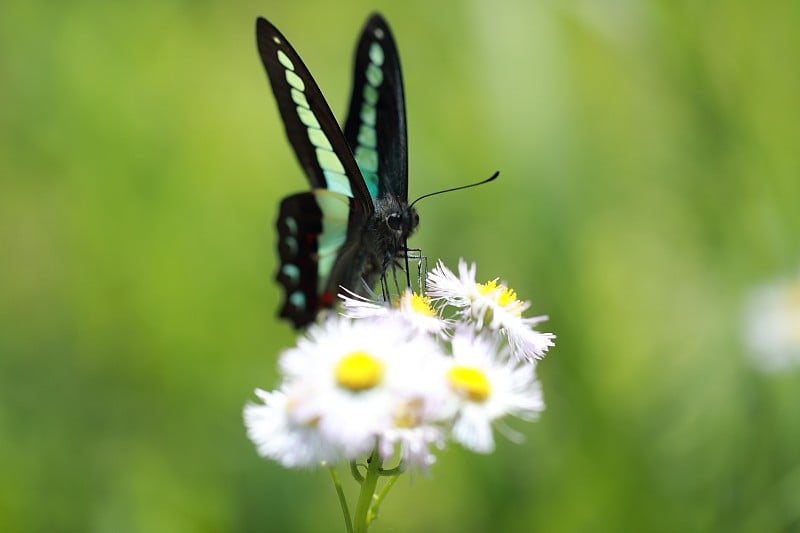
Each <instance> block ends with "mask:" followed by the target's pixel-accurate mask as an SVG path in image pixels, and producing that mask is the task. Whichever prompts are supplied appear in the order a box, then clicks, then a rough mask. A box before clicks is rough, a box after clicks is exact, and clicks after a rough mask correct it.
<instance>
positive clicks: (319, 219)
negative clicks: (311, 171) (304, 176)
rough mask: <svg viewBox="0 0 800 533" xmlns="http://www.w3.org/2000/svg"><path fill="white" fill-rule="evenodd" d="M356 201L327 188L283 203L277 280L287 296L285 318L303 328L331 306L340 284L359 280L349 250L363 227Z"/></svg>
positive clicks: (279, 216) (279, 221)
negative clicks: (354, 217) (354, 218)
mask: <svg viewBox="0 0 800 533" xmlns="http://www.w3.org/2000/svg"><path fill="white" fill-rule="evenodd" d="M354 201H355V200H354V199H353V198H350V197H348V196H345V195H343V194H341V193H337V192H333V191H328V190H326V189H314V190H313V191H308V192H303V193H298V194H293V195H291V196H287V197H286V198H284V199H283V200H282V201H281V204H280V211H279V214H278V223H277V229H278V257H279V259H280V263H281V266H280V268H279V270H278V273H277V275H276V279H277V280H278V282H279V283H280V284H281V285H282V286H283V288H284V292H285V300H284V303H283V306H282V307H281V311H280V316H282V317H284V318H287V319H289V320H291V321H293V322H294V323H295V326H297V327H300V326H303V325H305V324H308V323H309V322H312V321H313V320H314V319H315V318H316V315H317V313H318V312H319V310H320V309H321V308H325V307H331V306H332V305H333V302H334V297H335V295H336V293H337V292H338V287H339V285H343V284H352V283H353V282H354V280H352V279H351V278H352V277H353V268H352V267H351V265H352V263H353V261H352V260H348V259H349V258H350V256H351V254H350V253H348V250H351V249H353V248H355V246H353V245H352V244H350V245H348V233H349V232H350V231H351V228H353V229H355V228H358V227H359V225H357V224H351V213H352V212H353V205H352V204H353V202H354ZM354 241H355V239H353V238H352V236H350V242H354ZM345 257H346V258H348V259H343V258H345Z"/></svg>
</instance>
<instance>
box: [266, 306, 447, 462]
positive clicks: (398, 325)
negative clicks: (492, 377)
mask: <svg viewBox="0 0 800 533" xmlns="http://www.w3.org/2000/svg"><path fill="white" fill-rule="evenodd" d="M439 357H441V356H440V355H439V348H438V346H437V345H436V344H435V343H434V342H432V341H431V340H430V339H429V338H428V337H421V336H418V335H414V332H413V330H410V329H409V328H408V327H407V326H406V325H405V324H404V323H403V322H401V321H394V320H380V319H378V320H377V321H376V319H366V318H365V319H361V320H356V321H351V320H348V319H346V318H342V317H332V318H331V319H329V320H327V321H326V322H324V323H323V324H321V325H316V326H312V327H311V328H309V330H308V332H307V336H306V337H303V338H301V339H300V340H299V341H298V345H297V347H296V348H293V349H290V350H287V351H285V352H284V353H283V354H282V356H281V359H280V366H281V369H282V370H283V372H284V375H285V376H286V379H287V382H288V385H287V387H288V390H290V391H292V399H293V413H295V415H296V416H297V418H298V419H299V420H301V421H308V422H309V423H311V421H313V423H315V424H316V427H317V428H318V430H319V432H320V433H321V434H322V435H324V437H325V438H326V439H328V440H329V441H330V442H331V443H333V444H334V445H335V446H336V447H338V448H340V449H341V450H342V452H343V453H344V455H345V456H346V457H347V458H348V459H355V458H357V457H358V456H360V455H362V454H364V453H367V452H369V451H370V450H372V448H373V447H374V446H375V444H376V439H377V437H378V436H379V435H381V434H383V433H384V432H385V431H386V430H388V429H391V428H392V427H394V417H395V412H396V409H397V404H398V402H399V401H401V400H403V399H405V398H408V397H409V396H410V395H414V396H417V397H421V398H423V400H424V399H425V397H426V396H425V395H424V394H421V393H419V392H413V391H415V389H416V388H417V387H418V384H417V383H418V382H419V374H421V373H423V371H424V368H425V365H426V364H428V362H429V361H436V360H437V358H439Z"/></svg>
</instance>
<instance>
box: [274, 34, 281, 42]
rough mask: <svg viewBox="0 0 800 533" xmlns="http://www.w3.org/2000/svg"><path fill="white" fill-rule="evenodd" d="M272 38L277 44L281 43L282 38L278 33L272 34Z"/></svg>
mask: <svg viewBox="0 0 800 533" xmlns="http://www.w3.org/2000/svg"><path fill="white" fill-rule="evenodd" d="M272 40H273V41H275V42H276V43H277V44H281V40H280V39H279V38H278V37H277V36H276V35H273V36H272Z"/></svg>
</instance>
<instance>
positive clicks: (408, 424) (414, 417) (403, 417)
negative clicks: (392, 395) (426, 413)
mask: <svg viewBox="0 0 800 533" xmlns="http://www.w3.org/2000/svg"><path fill="white" fill-rule="evenodd" d="M422 406H423V402H422V400H420V399H419V398H415V399H412V400H407V401H403V402H400V404H399V405H398V406H397V409H396V410H395V412H394V425H395V426H396V427H399V428H414V427H417V426H418V425H419V424H420V422H422Z"/></svg>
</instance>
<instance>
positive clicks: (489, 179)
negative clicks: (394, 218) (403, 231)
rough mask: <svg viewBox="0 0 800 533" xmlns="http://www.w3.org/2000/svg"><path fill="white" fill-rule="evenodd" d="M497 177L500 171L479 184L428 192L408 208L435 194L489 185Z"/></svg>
mask: <svg viewBox="0 0 800 533" xmlns="http://www.w3.org/2000/svg"><path fill="white" fill-rule="evenodd" d="M499 175H500V171H499V170H497V171H495V173H494V174H492V175H491V176H489V177H488V178H486V179H485V180H481V181H479V182H477V183H470V184H469V185H461V186H459V187H452V188H450V189H445V190H443V191H436V192H430V193H428V194H423V195H422V196H420V197H419V198H417V199H416V200H414V201H413V202H411V205H409V206H408V207H413V206H414V204H416V203H417V202H419V201H420V200H422V199H423V198H428V197H429V196H436V195H437V194H442V193H445V192H453V191H460V190H462V189H469V188H471V187H477V186H478V185H484V184H486V183H489V182H490V181H494V180H496V179H497V176H499Z"/></svg>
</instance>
